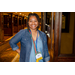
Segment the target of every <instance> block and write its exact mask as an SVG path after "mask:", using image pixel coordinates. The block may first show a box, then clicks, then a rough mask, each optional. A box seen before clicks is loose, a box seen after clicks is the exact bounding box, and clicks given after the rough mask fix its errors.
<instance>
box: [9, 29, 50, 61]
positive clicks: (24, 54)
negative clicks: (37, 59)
mask: <svg viewBox="0 0 75 75" xmlns="http://www.w3.org/2000/svg"><path fill="white" fill-rule="evenodd" d="M38 32H39V35H40V37H41V40H42V43H43V50H42V51H43V55H42V56H43V61H44V62H46V61H49V60H50V56H49V53H48V46H47V38H46V35H45V33H43V32H42V31H39V30H38ZM18 42H20V43H21V50H20V60H19V61H20V62H29V57H30V53H31V48H32V39H31V36H30V34H29V32H28V29H22V30H20V31H19V32H18V33H17V34H16V35H15V36H14V37H13V38H12V39H11V40H10V41H9V44H10V46H11V48H12V50H17V49H18V48H19V47H18V45H17V43H18Z"/></svg>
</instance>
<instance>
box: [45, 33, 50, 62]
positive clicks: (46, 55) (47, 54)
mask: <svg viewBox="0 0 75 75" xmlns="http://www.w3.org/2000/svg"><path fill="white" fill-rule="evenodd" d="M44 45H45V46H44V49H45V54H44V61H45V62H47V61H49V60H50V55H49V52H48V46H47V37H46V34H45V36H44Z"/></svg>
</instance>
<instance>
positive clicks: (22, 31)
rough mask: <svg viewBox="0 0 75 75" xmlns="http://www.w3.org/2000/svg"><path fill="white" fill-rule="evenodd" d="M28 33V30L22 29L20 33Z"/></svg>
mask: <svg viewBox="0 0 75 75" xmlns="http://www.w3.org/2000/svg"><path fill="white" fill-rule="evenodd" d="M27 31H28V30H27V29H21V30H20V31H19V32H21V33H25V32H27Z"/></svg>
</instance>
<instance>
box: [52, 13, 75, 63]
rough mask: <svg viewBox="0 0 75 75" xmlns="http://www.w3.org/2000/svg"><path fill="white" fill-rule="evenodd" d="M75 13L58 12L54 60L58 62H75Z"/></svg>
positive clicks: (56, 14) (56, 16)
mask: <svg viewBox="0 0 75 75" xmlns="http://www.w3.org/2000/svg"><path fill="white" fill-rule="evenodd" d="M74 38H75V13H74V12H64V13H63V12H56V13H55V28H54V59H53V61H55V62H56V61H57V62H73V61H75V39H74Z"/></svg>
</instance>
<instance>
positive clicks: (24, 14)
mask: <svg viewBox="0 0 75 75" xmlns="http://www.w3.org/2000/svg"><path fill="white" fill-rule="evenodd" d="M4 13H13V14H14V15H20V16H28V14H29V13H36V14H38V15H39V17H41V12H4Z"/></svg>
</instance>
